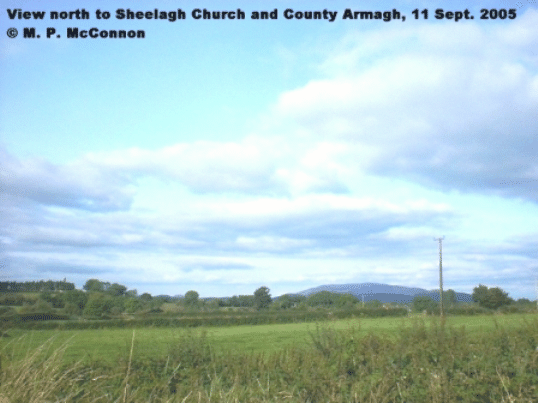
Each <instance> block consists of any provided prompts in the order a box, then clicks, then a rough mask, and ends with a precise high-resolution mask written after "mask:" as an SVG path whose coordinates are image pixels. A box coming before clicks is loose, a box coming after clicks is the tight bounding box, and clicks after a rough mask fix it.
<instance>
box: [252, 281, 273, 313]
mask: <svg viewBox="0 0 538 403" xmlns="http://www.w3.org/2000/svg"><path fill="white" fill-rule="evenodd" d="M271 302H272V300H271V294H269V288H267V287H265V286H264V287H260V288H258V289H257V290H256V291H255V292H254V305H255V306H256V308H258V309H265V308H268V307H269V305H271Z"/></svg>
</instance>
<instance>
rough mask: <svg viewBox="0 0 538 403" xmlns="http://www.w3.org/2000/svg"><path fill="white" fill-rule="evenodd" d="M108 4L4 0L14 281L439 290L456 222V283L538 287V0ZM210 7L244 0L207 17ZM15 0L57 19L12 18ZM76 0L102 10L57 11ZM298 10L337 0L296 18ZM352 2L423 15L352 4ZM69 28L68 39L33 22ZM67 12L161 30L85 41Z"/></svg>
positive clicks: (9, 263)
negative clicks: (73, 34) (374, 16)
mask: <svg viewBox="0 0 538 403" xmlns="http://www.w3.org/2000/svg"><path fill="white" fill-rule="evenodd" d="M109 3H110V2H109ZM109 3H107V2H97V1H95V2H91V3H88V2H80V1H70V2H66V1H65V2H62V1H51V2H47V4H46V5H42V4H38V3H37V2H34V3H29V2H22V1H6V0H3V1H2V2H1V3H0V4H1V5H2V8H1V9H0V33H1V35H0V220H1V222H2V225H1V226H0V264H1V267H2V270H1V272H0V279H2V280H17V281H29V280H37V279H55V280H58V279H63V278H67V279H68V281H71V282H74V283H75V284H76V285H77V286H78V287H81V286H82V285H83V284H84V282H85V281H86V280H87V279H89V278H99V279H101V280H104V281H110V282H118V283H121V284H125V285H126V286H127V287H128V288H131V289H133V288H135V289H137V290H138V291H139V292H150V293H152V294H154V295H156V294H170V295H176V294H184V293H185V292H186V291H188V290H191V289H194V290H197V291H198V292H199V293H200V295H201V296H202V297H210V296H229V295H237V294H252V293H253V292H254V290H255V289H257V288H258V287H260V286H262V285H265V286H268V287H269V288H270V289H271V293H272V294H273V295H275V296H276V295H280V294H283V293H287V292H296V291H300V290H304V289H307V288H310V287H313V286H317V285H321V284H343V283H363V282H379V283H388V284H394V285H404V286H418V287H423V288H427V289H433V288H436V287H438V249H437V246H438V245H437V243H436V242H434V240H433V238H434V237H438V236H442V235H444V236H445V241H444V243H443V268H444V270H443V271H444V286H445V288H452V289H455V290H456V291H461V292H472V290H473V288H474V287H475V286H477V285H478V284H480V283H481V284H485V285H488V286H500V287H501V288H503V289H504V290H506V291H507V292H508V293H509V294H510V296H512V297H513V298H522V297H526V298H529V299H535V295H536V294H535V279H536V278H537V276H538V249H537V245H538V229H537V223H538V188H537V185H538V158H537V154H538V136H537V135H538V119H537V117H538V43H537V42H536V38H538V8H537V4H536V2H535V1H530V0H524V1H520V2H510V1H497V2H493V1H490V2H484V4H481V5H480V7H482V8H496V9H501V8H505V9H510V8H513V9H515V10H516V12H517V18H515V19H514V20H508V19H505V20H500V19H497V20H487V21H486V20H480V18H479V16H480V7H477V6H475V5H474V3H466V2H459V1H457V2H452V3H451V6H450V9H451V10H453V11H456V10H465V9H466V8H467V9H469V11H470V12H471V14H473V15H474V16H475V19H474V20H467V21H459V22H457V23H456V22H454V21H446V20H445V21H438V20H436V19H435V18H433V14H434V12H435V9H437V8H440V7H444V8H445V10H448V9H447V8H446V6H444V5H442V4H440V3H439V4H434V5H432V4H433V3H431V2H421V1H418V2H410V1H400V2H385V1H381V2H380V1H376V2H368V1H366V2H360V4H359V5H357V3H356V2H350V1H330V2H327V1H325V2H322V1H309V2H306V1H286V2H285V1H281V0H279V1H275V2H268V1H263V2H262V1H257V2H256V1H248V2H247V1H235V2H232V1H226V2H206V3H204V4H202V3H198V2H187V5H185V4H180V6H181V7H182V9H183V10H184V11H185V12H186V14H187V18H186V20H181V21H175V22H169V21H155V20H129V21H126V20H118V19H116V18H115V10H116V9H117V8H127V7H126V6H122V5H120V6H118V5H116V4H115V5H110V4H109ZM128 7H129V8H131V9H132V10H134V11H147V10H153V9H155V8H157V9H159V10H163V11H173V10H176V9H177V7H178V3H177V2H166V1H157V0H155V1H151V2H150V1H139V2H136V5H128ZM198 7H200V8H204V7H206V8H208V9H211V10H236V9H237V8H241V9H242V10H243V11H245V13H246V15H247V18H246V19H245V20H228V21H218V20H211V21H203V20H194V19H193V18H192V17H191V15H190V12H191V11H192V10H193V9H195V8H198ZM358 7H360V8H358ZM426 7H427V8H428V9H429V10H430V18H429V19H428V20H427V21H424V20H418V21H417V20H415V19H414V18H413V16H412V14H411V12H412V11H413V9H415V8H419V9H423V8H426ZM14 8H21V9H23V11H26V10H28V11H37V10H41V11H47V17H46V19H45V20H44V21H34V20H18V19H16V20H9V18H8V16H7V12H6V10H7V9H14ZM77 8H79V9H81V8H85V9H86V10H88V11H89V12H90V14H91V19H90V20H78V21H77V20H71V21H69V20H60V21H58V20H56V21H51V20H50V19H48V17H49V15H48V12H49V11H51V10H55V11H70V10H76V9H77ZM275 8H276V9H278V11H279V18H278V19H277V20H271V21H253V20H250V13H251V12H252V11H261V10H269V11H272V10H274V9H275ZM288 8H291V9H293V10H295V11H306V10H313V11H317V10H321V11H322V10H323V9H328V10H332V11H338V13H339V14H338V17H337V19H336V20H335V21H334V22H328V21H323V20H322V21H319V20H318V21H305V20H286V19H285V18H284V17H283V14H282V13H283V12H284V10H286V9H288ZM346 8H352V9H353V10H359V9H360V10H372V11H376V10H380V11H385V10H392V9H393V8H397V9H398V10H399V11H400V12H401V13H402V15H406V17H407V20H406V21H405V22H402V21H391V22H382V21H349V20H346V21H344V20H342V19H341V16H342V14H343V11H344V10H345V9H346ZM97 9H101V10H109V11H111V14H112V17H111V18H110V19H109V20H107V21H105V20H97V19H96V18H95V10H97ZM51 26H52V27H55V28H56V30H57V32H58V33H59V34H60V35H61V38H59V39H58V38H52V39H46V38H44V37H42V38H40V39H24V38H22V32H23V29H24V27H35V28H36V31H37V32H38V33H40V32H41V33H43V36H44V31H45V29H46V28H47V27H51ZM11 27H15V28H17V29H18V30H19V36H18V37H17V38H14V39H10V38H8V36H7V35H6V34H5V33H6V31H7V30H8V28H11ZM68 27H79V29H81V30H82V29H89V28H91V27H97V28H99V29H101V30H111V29H114V30H121V29H125V30H129V29H142V30H144V31H145V32H146V38H144V39H91V38H87V39H68V38H66V34H65V33H66V29H67V28H68Z"/></svg>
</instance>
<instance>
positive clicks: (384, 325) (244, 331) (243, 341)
mask: <svg viewBox="0 0 538 403" xmlns="http://www.w3.org/2000/svg"><path fill="white" fill-rule="evenodd" d="M535 317H537V315H529V314H513V315H484V316H455V317H448V318H447V322H446V323H447V325H449V326H453V327H455V328H461V327H465V330H466V332H467V334H469V335H471V336H472V335H473V334H478V333H484V332H488V331H491V330H493V329H494V328H495V327H496V324H497V325H498V326H500V327H504V328H509V329H514V328H517V327H519V326H521V325H522V324H524V321H525V320H531V319H533V318H535ZM417 320H419V321H422V320H423V318H422V316H415V317H409V318H375V319H346V320H335V321H331V322H327V323H326V324H327V326H329V327H330V328H332V329H335V330H343V329H349V328H355V329H356V330H357V331H358V334H359V335H367V334H369V333H373V334H376V335H383V336H387V337H389V338H390V337H394V336H395V335H397V334H398V333H399V331H400V330H401V328H402V327H411V326H413V324H414V322H416V321H417ZM436 321H438V318H432V317H428V318H426V319H425V324H426V326H429V325H430V324H431V323H432V322H436ZM314 329H315V324H314V323H296V324H272V325H256V326H234V327H204V328H198V329H194V330H190V329H174V328H139V329H136V330H135V341H134V349H133V352H134V354H135V355H136V356H137V357H138V358H141V359H145V358H152V357H165V356H166V355H167V354H168V353H169V350H170V348H171V346H174V344H177V343H179V342H180V340H181V339H182V337H183V335H184V334H185V332H193V333H194V334H199V333H200V332H202V331H205V332H207V340H208V342H209V344H210V345H211V348H212V349H213V352H214V353H215V354H217V355H218V354H224V353H229V352H232V353H233V352H240V353H273V352H275V351H279V350H282V349H284V348H287V347H291V346H294V345H295V346H303V345H305V344H308V343H310V342H311V337H310V336H309V333H311V332H312V331H313V330H314ZM132 336H133V330H132V329H98V330H93V329H91V330H64V331H58V330H34V331H24V330H19V329H11V330H10V331H9V337H7V338H3V339H0V343H1V345H0V352H1V354H2V355H3V356H4V357H6V358H7V357H9V359H10V360H11V361H16V360H18V359H22V358H24V357H25V356H26V355H27V354H28V352H29V351H33V350H34V349H35V348H36V347H38V346H40V345H42V344H43V343H45V342H46V341H47V340H49V339H52V342H51V343H50V349H51V350H54V349H56V348H58V347H59V346H60V345H63V344H64V343H66V342H67V343H68V347H67V349H66V351H65V353H64V356H63V357H64V361H65V362H66V363H70V362H75V361H80V360H82V361H83V362H85V363H89V362H104V363H109V364H111V363H114V362H117V360H118V358H119V357H122V356H125V355H128V354H129V353H130V349H131V341H132Z"/></svg>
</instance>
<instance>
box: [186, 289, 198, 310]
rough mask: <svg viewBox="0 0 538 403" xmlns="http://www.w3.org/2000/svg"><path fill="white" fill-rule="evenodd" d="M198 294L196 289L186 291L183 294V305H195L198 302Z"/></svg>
mask: <svg viewBox="0 0 538 403" xmlns="http://www.w3.org/2000/svg"><path fill="white" fill-rule="evenodd" d="M199 296H200V295H199V294H198V293H197V292H196V291H193V290H191V291H187V293H186V294H185V299H184V302H185V305H187V306H195V305H196V304H198V298H199Z"/></svg>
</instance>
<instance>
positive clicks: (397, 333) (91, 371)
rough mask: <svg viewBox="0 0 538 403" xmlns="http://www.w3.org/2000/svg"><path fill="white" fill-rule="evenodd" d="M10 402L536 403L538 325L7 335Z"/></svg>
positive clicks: (465, 320)
mask: <svg viewBox="0 0 538 403" xmlns="http://www.w3.org/2000/svg"><path fill="white" fill-rule="evenodd" d="M9 334H10V336H9V337H7V338H3V339H2V349H1V353H0V355H1V357H2V362H1V364H2V365H1V367H0V401H2V402H10V403H12V402H24V403H44V402H64V403H71V402H77V403H86V402H124V403H127V402H131V403H135V402H156V403H157V402H159V403H161V402H181V403H190V402H192V403H194V402H223V403H224V402H226V403H227V402H230V403H231V402H260V403H265V402H282V401H289V402H304V403H314V402H331V403H332V402H335V403H336V402H338V403H344V402H346V403H348V402H357V403H358V402H369V403H381V402H384V403H389V402H413V403H421V402H428V403H430V402H438V403H451V402H476V403H484V402H491V403H493V402H495V403H497V402H510V403H520V402H521V403H522V402H525V403H529V402H535V401H537V397H538V320H537V317H536V315H530V314H528V315H494V316H491V315H489V316H467V317H449V318H447V322H446V324H445V325H442V324H441V323H440V321H439V319H438V318H421V317H414V318H413V317H411V318H406V319H402V318H379V319H360V320H339V321H332V322H323V323H319V324H313V323H310V324H306V323H303V324H286V325H259V326H236V327H222V328H196V329H170V328H139V329H135V330H134V331H133V330H132V329H106V330H105V329H104V330H79V331H27V332H26V333H21V331H20V330H15V329H11V330H10V331H9Z"/></svg>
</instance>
